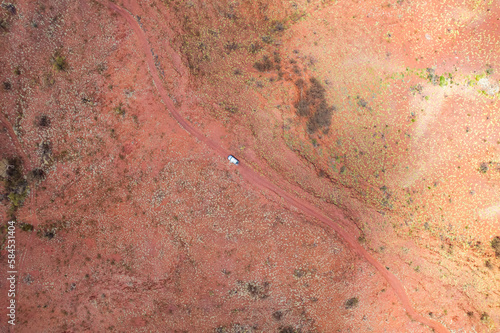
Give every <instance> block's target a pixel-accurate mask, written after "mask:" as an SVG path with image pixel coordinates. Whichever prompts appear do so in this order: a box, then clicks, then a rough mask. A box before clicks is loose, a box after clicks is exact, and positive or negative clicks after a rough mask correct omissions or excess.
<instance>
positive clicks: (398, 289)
mask: <svg viewBox="0 0 500 333" xmlns="http://www.w3.org/2000/svg"><path fill="white" fill-rule="evenodd" d="M108 7H109V8H110V9H112V10H114V11H115V12H117V13H119V14H120V15H121V16H123V17H124V18H125V20H126V21H127V22H128V24H129V25H130V27H131V28H132V29H133V31H134V32H135V34H136V35H137V38H138V41H139V42H140V44H141V46H142V48H143V51H144V54H145V56H146V60H147V65H148V67H149V72H150V74H151V76H152V77H153V81H154V83H155V85H156V88H157V90H158V92H159V94H160V96H161V98H162V100H163V102H164V103H165V105H166V106H167V108H168V110H169V111H170V113H171V115H172V116H173V117H174V118H175V119H176V120H177V121H178V122H179V124H180V125H181V126H182V127H183V128H184V129H185V130H186V131H187V132H189V133H190V134H191V135H193V136H195V137H196V138H197V139H198V140H200V141H201V142H203V143H205V144H206V145H207V146H209V147H210V148H211V149H213V150H214V151H215V152H216V153H217V154H219V155H221V156H223V157H224V158H225V157H226V156H227V155H229V152H227V151H225V150H224V149H223V148H222V147H221V146H220V145H219V144H217V143H216V142H214V141H213V140H211V139H210V138H207V137H206V136H205V135H203V134H202V133H200V132H199V131H198V130H197V129H195V128H194V127H193V126H191V125H190V124H189V123H188V122H187V121H186V120H185V119H184V118H183V117H182V116H181V115H180V114H179V112H178V111H177V110H176V108H175V106H174V103H173V101H172V100H171V99H170V98H169V97H168V93H167V91H166V90H165V88H164V87H163V85H162V81H161V79H160V76H159V73H158V71H157V70H156V67H155V65H154V58H153V55H152V53H151V48H150V45H149V43H148V41H147V38H146V36H145V34H144V31H143V30H142V29H141V27H140V26H139V24H138V23H137V21H136V20H135V18H134V16H133V15H132V14H131V13H130V12H128V11H127V10H126V9H123V8H121V7H119V6H117V5H115V4H113V3H108ZM175 59H177V60H179V57H178V56H177V58H175ZM175 59H174V60H175ZM174 62H176V63H178V62H179V61H174ZM175 65H177V67H179V68H176V70H177V71H178V72H179V73H181V74H184V75H183V77H186V76H185V75H186V74H185V73H183V71H182V68H180V66H179V64H174V66H175ZM238 168H239V170H240V172H241V175H242V176H243V177H244V178H245V179H246V180H248V181H249V182H250V183H252V184H255V185H258V186H259V187H261V188H265V189H267V190H270V191H272V192H274V193H276V194H277V195H279V196H280V197H282V198H283V199H284V200H285V201H287V202H288V203H290V204H291V205H293V206H295V207H296V208H298V209H300V210H301V211H303V212H304V213H306V214H308V215H309V216H312V217H314V218H316V219H318V220H320V221H321V222H323V223H324V224H326V225H328V226H329V227H331V228H332V229H333V230H335V231H336V232H337V233H338V234H339V235H340V236H341V237H342V238H343V239H344V240H345V242H346V243H347V244H348V245H349V246H350V247H351V248H352V249H353V250H354V251H355V252H356V253H358V254H359V255H360V256H361V257H363V258H365V259H366V260H367V261H368V262H369V263H370V264H371V265H373V266H374V267H375V268H376V269H377V270H378V271H379V272H380V274H381V275H382V276H383V277H384V278H385V279H386V280H387V282H388V283H389V284H390V286H391V287H392V288H393V290H394V291H395V293H396V294H397V295H398V297H399V300H400V302H401V304H402V306H403V308H404V309H405V310H406V312H407V313H408V315H409V316H410V318H411V319H413V320H416V321H418V322H420V323H422V324H425V325H427V326H429V327H431V328H432V329H434V330H435V331H436V332H449V330H448V329H446V328H445V327H444V326H443V325H442V324H441V323H439V322H437V321H434V320H430V319H428V318H425V317H423V316H422V315H420V314H418V313H417V312H416V311H415V309H414V308H413V307H412V305H411V301H410V299H409V298H408V296H407V294H406V292H405V289H404V286H403V285H402V284H401V282H400V281H399V280H398V279H397V278H396V276H395V275H394V274H392V273H390V272H389V271H388V270H387V269H386V268H385V267H384V266H383V265H382V264H381V263H379V262H378V261H377V260H376V259H375V258H374V257H373V256H371V255H370V254H369V253H368V252H367V251H366V250H365V249H364V248H363V247H362V246H361V245H360V244H359V242H358V241H357V240H356V239H355V238H354V237H353V236H352V235H350V234H349V233H348V232H346V231H345V230H344V229H343V228H342V227H341V226H340V225H339V224H337V223H335V222H334V221H333V220H332V219H331V218H329V217H327V216H325V215H324V214H323V213H321V212H320V211H319V210H318V208H316V207H315V206H313V205H312V204H310V203H309V202H307V201H304V200H299V199H296V198H294V197H292V196H291V195H289V194H288V193H286V192H284V191H283V190H281V189H280V188H278V187H276V186H275V185H274V184H272V183H271V182H269V181H268V180H266V179H264V178H263V177H262V176H260V175H258V174H257V173H256V172H255V171H253V170H252V169H250V168H249V167H248V166H246V165H244V164H240V166H239V167H238ZM335 218H336V219H339V220H342V219H344V218H343V216H342V213H341V212H340V211H337V213H336V216H335Z"/></svg>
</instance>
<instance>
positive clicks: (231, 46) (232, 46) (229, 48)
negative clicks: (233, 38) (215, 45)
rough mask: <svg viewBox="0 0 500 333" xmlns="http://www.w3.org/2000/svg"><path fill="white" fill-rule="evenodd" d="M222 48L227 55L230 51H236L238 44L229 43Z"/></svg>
mask: <svg viewBox="0 0 500 333" xmlns="http://www.w3.org/2000/svg"><path fill="white" fill-rule="evenodd" d="M224 48H225V49H226V51H227V53H231V51H236V50H237V49H238V44H237V43H236V42H230V43H227V44H226V46H224Z"/></svg>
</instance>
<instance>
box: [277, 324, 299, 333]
mask: <svg viewBox="0 0 500 333" xmlns="http://www.w3.org/2000/svg"><path fill="white" fill-rule="evenodd" d="M301 332H302V330H300V329H298V330H297V329H295V328H294V327H293V326H281V327H280V328H279V329H278V333H301Z"/></svg>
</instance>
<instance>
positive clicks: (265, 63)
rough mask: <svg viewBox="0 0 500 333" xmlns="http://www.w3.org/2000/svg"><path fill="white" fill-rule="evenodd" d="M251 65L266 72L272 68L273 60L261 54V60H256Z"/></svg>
mask: <svg viewBox="0 0 500 333" xmlns="http://www.w3.org/2000/svg"><path fill="white" fill-rule="evenodd" d="M253 67H254V68H255V69H256V70H258V71H259V72H267V71H270V70H271V69H273V62H272V61H271V60H270V59H269V57H268V56H263V57H262V60H261V61H257V62H256V63H255V64H254V65H253Z"/></svg>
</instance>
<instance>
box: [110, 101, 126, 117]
mask: <svg viewBox="0 0 500 333" xmlns="http://www.w3.org/2000/svg"><path fill="white" fill-rule="evenodd" d="M113 111H115V113H116V114H117V115H120V116H123V115H124V114H125V109H124V108H123V104H122V103H120V105H118V106H116V107H115V108H113Z"/></svg>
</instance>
